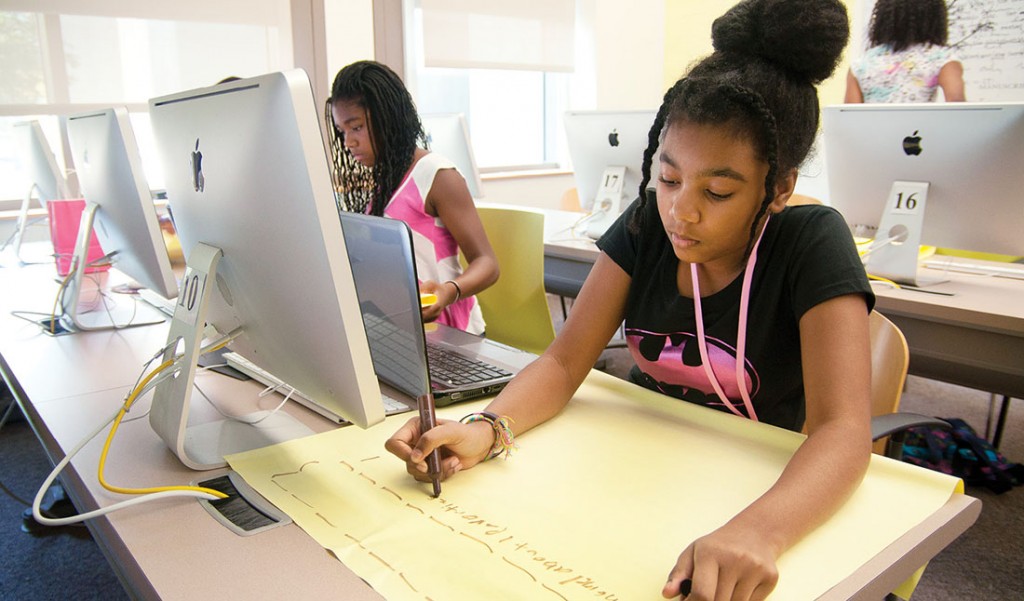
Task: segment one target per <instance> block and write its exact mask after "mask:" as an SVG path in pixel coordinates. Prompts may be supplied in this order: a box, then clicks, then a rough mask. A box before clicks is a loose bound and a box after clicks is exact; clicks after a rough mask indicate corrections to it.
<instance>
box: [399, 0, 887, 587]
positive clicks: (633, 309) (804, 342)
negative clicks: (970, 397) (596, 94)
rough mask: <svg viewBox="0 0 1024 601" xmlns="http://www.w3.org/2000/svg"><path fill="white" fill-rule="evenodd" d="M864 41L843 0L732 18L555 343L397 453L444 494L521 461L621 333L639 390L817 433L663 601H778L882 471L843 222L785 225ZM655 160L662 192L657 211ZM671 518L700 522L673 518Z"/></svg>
mask: <svg viewBox="0 0 1024 601" xmlns="http://www.w3.org/2000/svg"><path fill="white" fill-rule="evenodd" d="M848 35H849V26H848V21H847V16H846V10H845V8H844V6H843V4H842V3H841V2H839V0H746V1H744V2H741V3H740V4H738V5H736V6H735V7H733V8H732V9H730V10H729V11H728V12H727V13H726V14H725V15H723V16H721V17H720V18H719V19H717V20H716V21H715V23H714V25H713V27H712V40H713V43H714V49H715V51H714V53H713V54H711V55H710V56H708V57H707V58H705V59H703V60H702V61H700V62H699V63H698V64H697V65H695V66H694V67H692V69H691V70H690V71H689V73H688V74H687V75H686V76H685V77H684V78H682V79H680V80H679V81H678V82H676V84H675V85H673V86H672V88H671V89H669V90H668V92H667V93H666V94H665V98H664V102H663V104H662V105H661V107H660V108H659V110H658V113H657V117H656V119H655V122H654V124H653V126H652V128H651V130H650V142H649V145H648V148H647V150H646V151H645V154H644V161H643V173H644V177H643V181H642V182H641V184H640V188H639V194H640V196H639V197H638V198H637V199H636V200H635V201H634V202H633V203H632V204H631V205H630V207H629V208H628V209H627V210H626V211H625V212H624V213H623V215H622V216H621V217H620V218H619V220H618V221H617V222H616V223H615V224H614V225H613V226H612V227H611V229H610V230H609V231H608V233H607V234H606V235H605V236H604V237H603V238H602V239H601V240H600V241H599V242H598V246H599V248H600V249H601V251H602V253H601V255H600V257H599V258H598V259H597V262H596V264H595V265H594V268H593V270H592V271H591V273H590V276H589V277H588V279H587V281H586V283H585V284H584V286H583V289H582V291H581V292H580V295H579V298H578V300H577V301H576V303H575V304H574V306H573V310H572V312H571V313H570V315H569V318H568V320H567V321H566V324H565V326H564V327H563V329H562V331H561V332H560V333H559V335H558V337H557V339H556V340H555V342H554V343H553V344H552V345H551V346H550V347H549V348H548V350H547V352H545V353H544V354H543V355H542V356H541V357H540V358H539V359H538V360H536V361H535V362H534V363H533V364H531V365H530V366H529V367H528V368H527V369H526V370H524V371H523V372H522V373H521V374H520V375H519V376H518V377H517V378H516V379H515V380H513V381H512V383H511V384H509V386H508V387H507V388H506V389H505V390H504V391H503V392H502V393H501V394H500V395H499V396H498V397H497V398H496V399H494V401H493V402H491V404H490V405H489V406H488V407H487V410H486V411H485V412H483V413H481V414H473V415H470V416H467V417H466V418H464V419H463V420H462V421H463V422H464V423H460V422H450V421H448V422H442V423H441V424H440V425H439V426H438V427H436V428H434V429H431V430H430V431H428V432H427V433H425V434H422V435H421V432H420V430H419V423H418V421H415V420H413V421H410V422H409V423H407V424H406V425H405V426H403V427H402V428H401V429H400V430H399V431H398V432H396V433H395V434H394V435H393V436H392V438H391V439H390V440H389V441H388V442H387V445H386V446H387V448H388V450H389V451H391V452H392V453H394V454H395V455H397V456H398V457H399V458H401V459H403V460H405V461H406V462H407V467H408V470H409V472H410V473H411V474H413V475H414V476H415V477H416V478H418V479H421V480H423V479H426V478H427V474H426V471H425V470H426V467H425V463H424V457H425V456H426V454H427V453H429V452H431V451H432V450H433V449H435V448H439V447H440V448H441V452H442V471H443V475H444V476H446V477H447V476H451V475H452V474H454V473H455V472H458V471H460V470H463V469H467V468H470V467H473V466H474V465H476V464H478V463H480V462H482V461H484V460H486V459H489V458H491V457H493V456H496V455H498V454H501V453H503V452H506V453H507V451H508V448H509V446H510V445H512V444H513V438H514V437H516V436H520V435H522V434H523V433H524V432H526V431H527V430H529V429H530V428H532V427H534V426H536V425H538V424H540V423H541V422H544V421H546V420H548V419H551V418H553V417H555V416H556V415H558V413H559V412H560V411H561V410H562V409H563V408H564V407H565V405H566V403H568V401H569V399H570V397H571V396H572V395H573V393H574V392H575V391H576V389H577V388H578V387H579V386H580V384H581V383H582V382H583V380H584V378H585V377H586V375H587V373H588V372H589V370H590V368H591V367H592V366H593V365H594V362H595V361H596V360H597V358H598V356H599V354H600V353H601V351H602V350H603V349H604V347H605V345H606V343H607V342H608V340H609V339H610V338H611V336H612V335H613V334H614V332H615V331H616V329H617V328H618V326H619V324H620V323H622V321H623V320H625V326H626V335H627V341H628V344H629V348H630V351H631V353H632V356H633V359H634V360H635V362H636V365H635V367H634V368H633V370H632V372H631V378H632V379H633V381H634V382H636V383H637V384H639V385H641V386H644V387H647V388H650V389H653V390H657V391H660V392H662V393H665V394H668V395H672V396H675V397H678V398H680V399H682V400H684V401H687V402H691V403H697V404H701V405H705V406H707V407H711V408H714V409H718V410H722V411H728V412H732V413H735V414H737V415H739V416H742V417H744V418H749V419H756V420H759V421H762V422H766V423H769V424H773V425H776V426H780V427H783V428H788V429H791V430H795V431H800V430H801V428H803V427H804V426H805V425H806V429H807V431H808V433H809V436H808V438H807V440H806V442H804V443H803V444H802V446H801V447H800V448H799V449H798V450H797V452H796V453H795V454H794V455H793V457H792V459H791V460H790V461H789V462H788V464H787V466H786V468H785V470H784V471H783V473H782V474H781V476H780V477H779V479H778V481H776V482H775V484H774V485H773V486H772V487H771V488H770V489H769V490H767V491H766V492H765V493H764V494H763V495H762V496H761V497H760V498H758V499H757V500H755V501H754V502H753V503H752V504H750V505H749V506H748V507H746V508H745V509H744V510H743V511H741V512H740V513H739V514H737V515H736V516H735V517H733V518H732V519H730V520H729V521H728V522H727V523H725V524H724V525H722V526H721V527H720V528H718V529H717V530H715V531H713V532H711V533H709V534H707V535H705V536H703V537H701V538H699V539H697V540H693V541H680V547H681V549H682V553H681V554H680V555H679V556H678V558H675V559H674V560H673V559H670V558H667V557H666V558H665V561H666V564H667V565H666V573H667V574H668V581H667V582H666V583H665V584H664V586H663V590H662V594H663V595H664V596H666V597H673V596H676V595H679V594H680V592H681V589H682V592H683V593H684V594H686V593H687V590H688V588H689V586H690V584H692V589H690V590H689V595H690V597H689V598H691V599H732V600H748V599H764V598H765V597H767V596H768V594H769V593H770V592H771V591H772V589H773V588H774V587H775V584H776V582H777V579H778V570H777V567H776V566H777V561H778V558H779V556H780V555H781V554H782V553H783V552H784V551H785V550H786V549H787V548H789V547H790V546H792V545H793V544H795V543H796V542H798V541H799V540H801V539H802V538H803V537H804V536H806V535H807V534H808V533H809V532H810V531H812V530H813V529H814V528H815V527H817V526H818V525H820V524H821V523H822V522H824V521H825V520H826V519H828V517H830V516H831V515H832V514H833V513H834V512H835V511H836V510H837V509H838V508H839V507H840V506H841V505H842V504H843V502H844V501H845V500H846V498H847V497H848V496H849V495H850V494H851V493H852V491H853V490H854V489H855V488H856V487H857V485H858V484H859V482H860V480H861V479H862V477H863V475H864V473H865V471H866V469H867V465H868V461H869V458H870V453H871V434H870V400H869V397H870V391H869V382H870V369H871V368H870V342H869V333H868V313H869V311H870V310H871V308H872V306H873V304H874V296H873V294H872V292H871V289H870V286H869V284H868V280H867V277H866V275H865V273H864V268H863V267H862V265H861V262H860V259H859V257H858V255H857V251H856V249H855V247H854V243H853V239H852V237H851V236H850V232H849V229H848V228H847V226H846V223H845V222H844V220H843V218H842V217H841V216H840V215H839V213H837V212H836V211H834V210H833V209H831V208H829V207H826V206H822V205H803V206H791V207H787V206H786V201H787V199H789V197H790V195H791V194H792V193H793V189H794V186H795V184H796V179H797V168H798V167H799V166H800V164H801V162H802V161H803V160H804V159H805V158H806V157H807V155H808V151H809V149H810V147H811V144H812V142H813V141H814V136H815V132H816V131H817V128H818V119H819V106H818V98H817V92H816V89H815V85H816V84H817V83H819V82H821V81H822V80H823V79H825V78H827V77H828V76H829V75H830V74H831V73H832V72H833V71H834V69H835V67H836V64H837V62H838V60H839V57H840V54H841V53H842V50H843V47H844V45H845V44H846V41H847V38H848ZM652 161H658V163H659V165H660V176H659V178H658V181H657V183H656V193H655V194H652V195H650V196H647V195H645V194H644V192H643V191H644V190H645V189H646V187H647V184H648V179H649V178H650V167H651V164H652ZM575 442H577V443H580V442H582V441H575ZM599 443H600V444H602V445H614V444H615V441H614V440H607V441H599ZM524 452H525V451H524ZM666 477H674V476H671V475H667V476H666ZM736 477H742V476H741V475H737V476H736ZM652 494H656V492H655V491H652ZM673 518H674V519H684V518H680V517H678V516H661V517H660V519H673ZM672 561H674V564H671V567H670V565H668V564H670V562H672ZM684 581H688V583H687V584H686V585H684V584H683V582H684Z"/></svg>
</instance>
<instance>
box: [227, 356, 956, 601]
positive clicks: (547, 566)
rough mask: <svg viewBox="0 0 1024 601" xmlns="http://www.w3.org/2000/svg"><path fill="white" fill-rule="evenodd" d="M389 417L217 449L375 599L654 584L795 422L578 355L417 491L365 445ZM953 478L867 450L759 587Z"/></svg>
mask: <svg viewBox="0 0 1024 601" xmlns="http://www.w3.org/2000/svg"><path fill="white" fill-rule="evenodd" d="M479 405H480V404H479V403H478V404H477V405H469V406H467V405H461V406H455V407H449V408H446V409H444V410H441V411H439V412H438V413H439V415H440V416H442V417H448V418H457V417H459V416H461V415H464V414H465V413H467V412H469V411H472V410H473V409H474V408H475V407H477V406H479ZM404 419H405V417H403V416H399V419H390V420H388V421H387V422H385V424H384V425H381V426H377V427H374V428H372V429H370V430H358V429H355V428H344V429H340V430H335V431H332V432H328V433H324V434H320V435H317V436H313V437H309V438H306V439H303V440H297V441H292V442H288V443H284V444H281V445H277V446H274V447H269V448H266V449H261V450H257V451H251V452H248V453H243V454H240V455H235V456H232V457H229V458H228V459H229V462H230V463H231V466H232V467H233V468H234V469H235V470H237V471H238V472H239V473H240V474H241V475H242V476H243V477H244V478H245V479H246V481H247V482H249V483H250V484H251V485H252V486H253V487H255V488H256V489H257V490H258V491H259V492H260V493H262V494H263V495H265V496H266V497H267V498H268V499H269V500H270V501H272V502H273V503H274V504H276V505H277V506H278V507H280V508H281V509H282V510H284V511H285V512H286V513H288V515H290V516H291V517H292V519H294V520H295V522H296V523H298V524H299V525H300V526H301V527H302V528H303V529H305V530H306V531H307V532H309V533H310V534H311V535H312V536H313V537H314V538H315V539H316V540H317V541H318V542H319V543H320V544H321V545H323V546H324V547H326V548H328V549H330V550H331V551H332V552H334V554H335V555H336V556H337V557H338V558H339V559H341V561H342V562H344V563H345V565H346V566H348V567H349V568H350V569H352V570H353V571H354V572H355V573H356V574H358V575H359V576H361V577H362V578H364V579H365V580H367V581H368V582H369V583H370V584H371V585H372V586H373V587H374V589H376V590H377V591H378V592H380V593H381V594H382V595H384V596H385V597H386V598H388V599H391V600H398V599H426V598H430V599H456V598H459V599H466V598H502V599H553V600H556V601H557V600H558V599H604V600H610V599H619V600H623V599H657V598H660V595H659V593H660V590H661V586H662V584H663V583H664V581H665V578H666V576H667V574H668V571H669V569H670V568H671V567H672V565H673V564H674V563H675V560H676V557H677V556H678V554H679V553H680V552H681V551H682V550H683V549H684V548H685V547H686V545H687V544H688V543H689V542H690V541H692V540H693V539H695V538H696V537H699V536H701V535H703V534H705V533H707V532H709V531H711V530H713V529H714V528H716V527H718V526H719V525H721V524H722V523H724V522H725V521H726V520H728V519H729V518H730V517H731V516H733V515H735V514H736V513H737V512H739V511H740V510H741V509H743V508H744V507H745V506H747V505H748V504H749V503H750V502H751V501H752V500H754V499H755V498H756V497H757V496H759V495H760V494H762V493H763V492H764V491H765V490H766V489H767V488H768V487H770V486H771V485H772V483H774V482H775V480H776V479H777V478H778V475H779V473H780V472H781V470H782V468H783V467H784V466H785V464H786V462H787V461H788V459H789V457H790V456H791V455H792V453H793V451H794V450H795V449H796V447H797V446H798V445H799V444H800V441H801V440H802V437H801V436H800V435H797V434H793V433H791V432H786V431H782V430H778V429H776V428H771V427H765V426H763V425H759V424H754V423H752V422H749V421H747V420H744V419H740V418H734V417H733V416H730V415H726V414H723V413H720V412H716V411H711V410H707V409H702V408H699V407H695V406H692V405H689V404H687V403H683V402H680V401H676V400H672V399H669V398H667V397H663V396H661V395H657V394H654V393H649V392H647V391H642V390H640V389H638V388H636V387H634V386H632V385H630V384H628V383H626V382H622V381H621V380H617V379H614V378H612V377H610V376H606V375H604V374H600V373H598V372H593V373H592V374H591V376H590V377H589V378H588V380H587V382H586V383H585V384H584V385H583V387H581V388H580V390H579V392H578V393H577V395H576V397H575V399H574V400H573V402H572V403H570V405H569V406H568V408H567V409H566V410H565V412H564V415H561V416H559V417H558V418H557V419H555V420H553V421H551V422H548V423H547V424H544V425H543V426H541V427H539V428H537V429H535V430H534V431H531V432H530V433H528V434H527V435H524V436H523V437H521V439H520V440H519V445H520V447H521V449H520V450H519V452H517V453H516V454H514V455H513V457H512V458H511V459H510V460H508V461H502V460H500V459H499V460H494V461H491V462H489V463H486V464H483V465H481V466H478V467H476V468H474V469H472V470H468V471H466V472H463V473H460V474H458V475H457V476H456V477H455V478H453V479H452V480H449V481H447V482H445V483H444V485H443V492H442V494H441V497H440V498H439V499H432V498H430V497H429V494H428V490H429V489H428V485H423V484H419V483H416V482H414V481H413V480H412V479H411V478H410V477H409V476H408V475H407V474H406V473H405V468H404V465H403V464H402V463H400V462H399V461H398V460H397V459H395V458H393V457H392V456H391V455H390V454H388V453H387V452H386V451H385V450H384V448H383V446H384V440H385V439H387V438H388V437H389V436H390V435H391V434H392V432H393V431H394V430H395V429H396V428H397V427H398V425H399V424H400V423H401V421H402V420H404ZM957 482H958V481H957V480H955V479H953V478H948V477H945V476H942V475H940V474H934V473H932V472H928V471H926V470H922V469H918V468H913V467H912V466H907V465H904V464H900V463H897V462H893V461H888V460H885V459H882V458H875V460H873V461H872V466H871V469H870V471H869V475H868V476H867V478H866V479H865V482H864V484H863V485H862V486H861V487H860V489H859V490H858V491H857V492H856V493H855V495H854V496H853V498H852V499H851V501H850V502H849V503H847V504H846V505H845V506H844V507H843V509H841V510H840V512H839V513H838V514H837V515H836V516H835V518H834V519H833V520H831V521H830V522H829V523H827V524H826V525H825V526H823V527H821V528H819V529H818V530H817V531H815V532H814V533H812V534H811V535H810V536H808V537H807V538H806V539H805V540H804V541H802V542H801V543H800V544H798V545H797V546H796V547H794V548H793V549H791V550H790V551H789V552H787V553H786V554H785V555H783V557H782V558H781V560H780V563H779V568H780V571H781V577H780V581H779V585H778V587H777V588H776V591H775V594H774V595H773V598H775V599H812V598H816V597H818V596H820V595H821V594H822V593H824V592H825V591H827V590H828V589H829V588H831V587H832V586H834V585H835V584H836V583H838V582H839V581H841V580H842V579H843V578H845V577H847V576H848V575H849V574H850V573H852V572H853V571H854V570H855V569H857V567H859V566H860V565H862V564H863V563H864V562H866V561H867V560H868V559H870V558H871V557H873V556H874V555H875V554H877V553H878V552H879V551H880V550H881V549H883V548H884V547H886V546H887V545H888V544H890V543H891V542H892V541H894V540H895V539H896V538H898V537H899V536H900V535H901V534H903V533H904V532H906V531H907V530H908V529H909V528H910V527H912V526H914V525H916V524H918V523H919V522H920V521H922V520H923V519H924V518H925V517H927V516H928V515H930V514H932V513H933V512H934V511H936V510H937V509H938V508H939V507H940V506H941V505H942V504H944V503H945V502H946V501H947V500H948V499H949V496H950V494H951V493H952V492H953V490H954V488H955V486H956V484H957Z"/></svg>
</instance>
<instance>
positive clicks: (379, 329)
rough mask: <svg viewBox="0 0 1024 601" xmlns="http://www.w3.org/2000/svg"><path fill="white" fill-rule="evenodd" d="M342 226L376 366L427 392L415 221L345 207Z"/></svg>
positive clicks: (383, 374) (404, 386)
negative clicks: (414, 244) (408, 222)
mask: <svg viewBox="0 0 1024 601" xmlns="http://www.w3.org/2000/svg"><path fill="white" fill-rule="evenodd" d="M341 226H342V229H343V230H344V234H345V246H346V247H347V248H348V256H349V262H350V263H351V265H352V279H353V280H354V281H355V285H356V294H357V296H358V297H359V306H360V308H361V310H362V313H363V324H364V326H365V327H366V338H367V341H368V342H369V344H370V355H371V356H372V358H373V369H374V371H375V372H377V377H378V378H380V379H381V380H382V381H384V382H386V383H387V384H390V385H391V386H393V387H395V388H397V389H398V390H400V391H401V392H403V393H405V394H407V395H409V396H410V397H412V398H414V399H415V398H417V397H419V396H420V395H424V394H426V393H427V392H429V391H430V379H429V374H428V372H427V350H426V342H425V339H424V334H423V321H422V319H421V317H420V302H419V298H420V296H419V282H418V281H417V278H416V263H415V259H414V255H413V247H412V234H411V233H410V232H409V226H407V225H406V224H405V223H404V222H402V221H399V220H397V219H388V218H386V217H373V216H370V215H362V214H358V213H341Z"/></svg>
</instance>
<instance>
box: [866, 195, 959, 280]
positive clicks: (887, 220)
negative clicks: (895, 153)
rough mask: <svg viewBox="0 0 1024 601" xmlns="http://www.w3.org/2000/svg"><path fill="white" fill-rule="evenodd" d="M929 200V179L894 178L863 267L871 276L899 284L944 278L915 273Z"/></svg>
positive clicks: (916, 271)
mask: <svg viewBox="0 0 1024 601" xmlns="http://www.w3.org/2000/svg"><path fill="white" fill-rule="evenodd" d="M927 201H928V182H905V181H894V182H893V183H892V187H891V188H890V190H889V198H888V201H887V202H886V204H885V210H884V211H883V212H882V220H881V222H880V224H879V226H878V232H877V233H876V234H875V239H874V241H873V242H872V243H871V246H870V248H869V249H868V251H867V252H868V262H867V264H866V266H865V268H866V269H867V272H868V273H869V274H871V275H875V276H880V277H883V278H887V279H890V280H892V281H894V282H896V283H898V284H907V285H910V286H918V287H921V286H928V285H932V284H937V283H940V282H944V281H946V280H945V279H942V278H926V277H922V276H920V275H918V270H917V263H918V252H919V251H918V249H919V248H920V245H921V230H922V229H923V227H924V214H925V208H926V206H927Z"/></svg>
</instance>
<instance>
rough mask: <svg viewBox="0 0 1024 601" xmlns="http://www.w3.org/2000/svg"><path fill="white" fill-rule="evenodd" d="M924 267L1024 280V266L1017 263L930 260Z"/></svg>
mask: <svg viewBox="0 0 1024 601" xmlns="http://www.w3.org/2000/svg"><path fill="white" fill-rule="evenodd" d="M924 266H925V267H927V268H928V269H936V270H939V271H955V272H957V273H972V274H975V275H991V276H995V277H1000V278H1013V279H1017V280H1024V265H1018V264H1015V263H1006V264H992V263H969V262H966V261H955V260H949V259H928V260H926V261H925V262H924Z"/></svg>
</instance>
